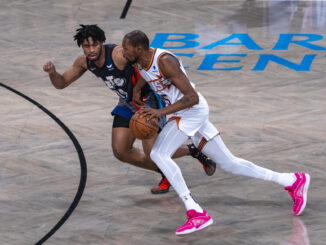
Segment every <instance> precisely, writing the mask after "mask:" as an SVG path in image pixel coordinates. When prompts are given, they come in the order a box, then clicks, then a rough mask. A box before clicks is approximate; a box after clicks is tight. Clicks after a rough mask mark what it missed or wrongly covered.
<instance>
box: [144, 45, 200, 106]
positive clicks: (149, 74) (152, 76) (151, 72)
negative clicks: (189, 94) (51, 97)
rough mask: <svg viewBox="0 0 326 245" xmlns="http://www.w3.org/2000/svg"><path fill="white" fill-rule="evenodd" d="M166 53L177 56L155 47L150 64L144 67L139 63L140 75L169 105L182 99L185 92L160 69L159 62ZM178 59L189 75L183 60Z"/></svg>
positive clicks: (182, 68) (181, 67)
mask: <svg viewBox="0 0 326 245" xmlns="http://www.w3.org/2000/svg"><path fill="white" fill-rule="evenodd" d="M166 53H168V54H171V55H173V56H174V57H176V56H175V55H174V54H172V53H171V52H169V51H167V50H163V49H159V48H155V49H154V51H153V55H152V58H151V61H150V64H149V66H148V67H146V68H143V67H141V66H140V65H139V64H138V70H139V72H140V75H141V76H142V77H143V78H144V79H145V81H146V82H147V83H148V84H149V86H150V87H151V88H152V89H153V91H154V92H155V93H157V94H158V95H159V96H160V97H161V99H162V100H163V101H164V102H165V105H166V106H167V105H170V104H174V103H175V102H176V101H177V100H180V99H181V98H182V97H183V93H181V91H180V90H179V89H178V88H176V87H175V86H174V84H173V83H172V81H171V79H166V78H165V77H164V76H163V74H161V73H160V71H159V67H158V63H159V61H160V58H161V57H162V55H163V54H166ZM176 59H177V60H178V61H179V64H180V69H181V70H182V71H183V72H184V74H185V75H186V76H187V74H186V71H185V69H184V67H183V65H182V62H181V60H180V59H179V58H178V57H176ZM191 85H192V86H193V87H195V85H194V84H193V83H191Z"/></svg>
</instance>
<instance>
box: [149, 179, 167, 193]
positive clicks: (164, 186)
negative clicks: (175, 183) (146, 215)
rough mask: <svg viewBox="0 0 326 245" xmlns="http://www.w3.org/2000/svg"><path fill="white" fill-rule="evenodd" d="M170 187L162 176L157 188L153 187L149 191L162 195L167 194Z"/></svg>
mask: <svg viewBox="0 0 326 245" xmlns="http://www.w3.org/2000/svg"><path fill="white" fill-rule="evenodd" d="M170 186H171V184H170V182H169V181H168V179H167V178H166V177H165V176H163V178H162V180H161V182H160V183H159V184H158V185H157V186H155V187H153V188H152V189H151V192H152V194H164V193H167V192H169V189H170Z"/></svg>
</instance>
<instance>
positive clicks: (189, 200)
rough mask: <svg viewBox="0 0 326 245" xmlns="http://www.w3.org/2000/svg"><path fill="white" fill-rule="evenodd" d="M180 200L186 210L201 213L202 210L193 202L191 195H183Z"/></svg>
mask: <svg viewBox="0 0 326 245" xmlns="http://www.w3.org/2000/svg"><path fill="white" fill-rule="evenodd" d="M180 198H181V199H182V201H183V202H184V204H185V206H186V209H187V210H190V209H194V210H196V211H197V212H199V213H202V212H203V211H204V210H203V209H202V208H201V207H200V206H199V204H198V203H196V202H195V200H194V199H193V198H192V196H191V194H190V193H188V194H185V195H182V196H180Z"/></svg>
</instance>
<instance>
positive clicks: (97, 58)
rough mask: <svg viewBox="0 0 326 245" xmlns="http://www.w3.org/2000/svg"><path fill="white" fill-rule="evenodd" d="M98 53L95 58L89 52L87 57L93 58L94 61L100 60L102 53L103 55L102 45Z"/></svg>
mask: <svg viewBox="0 0 326 245" xmlns="http://www.w3.org/2000/svg"><path fill="white" fill-rule="evenodd" d="M98 53H99V54H98V55H97V56H96V57H95V58H90V56H91V54H89V55H88V57H87V58H88V59H89V60H92V61H98V60H99V59H100V57H101V55H102V46H101V48H100V50H99V52H98Z"/></svg>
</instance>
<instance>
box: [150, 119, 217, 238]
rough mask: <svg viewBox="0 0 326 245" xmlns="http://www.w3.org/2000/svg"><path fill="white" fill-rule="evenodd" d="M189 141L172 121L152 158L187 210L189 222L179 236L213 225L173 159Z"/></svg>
mask: <svg viewBox="0 0 326 245" xmlns="http://www.w3.org/2000/svg"><path fill="white" fill-rule="evenodd" d="M187 139H188V136H187V135H186V134H185V133H184V132H182V131H181V130H179V129H178V126H177V124H176V122H175V121H171V122H169V123H167V124H166V125H165V126H164V128H163V129H162V131H161V133H160V134H159V135H158V137H157V139H156V142H155V144H154V146H153V148H152V151H151V158H152V159H153V161H154V162H155V163H156V164H157V166H158V167H159V168H160V169H161V171H162V172H163V173H164V174H165V176H166V177H167V178H168V180H169V181H170V183H171V184H172V186H173V188H174V189H175V191H176V192H177V193H178V195H179V197H180V198H181V199H182V201H183V202H184V204H185V207H186V209H187V215H188V221H187V223H186V224H185V225H183V226H181V227H180V228H179V229H178V230H177V232H176V234H177V235H181V234H187V233H191V232H193V231H196V230H199V229H202V228H204V227H206V226H208V225H210V224H212V223H213V221H212V219H211V217H210V216H208V215H207V213H206V211H204V210H203V209H202V208H201V207H200V206H199V204H198V203H196V202H195V200H194V199H193V197H192V195H191V193H190V191H189V189H188V187H187V185H186V183H185V180H184V178H183V176H182V173H181V170H180V168H179V166H178V165H177V164H176V163H175V162H174V161H173V160H172V158H171V157H172V155H173V153H174V152H175V151H176V150H177V149H178V148H179V147H180V146H181V145H182V144H183V143H184V142H185V141H186V140H187Z"/></svg>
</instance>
